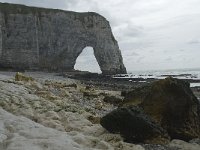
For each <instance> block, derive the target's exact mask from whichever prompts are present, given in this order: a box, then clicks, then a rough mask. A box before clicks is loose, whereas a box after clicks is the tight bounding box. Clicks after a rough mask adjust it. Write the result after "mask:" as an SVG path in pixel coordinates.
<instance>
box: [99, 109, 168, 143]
mask: <svg viewBox="0 0 200 150" xmlns="http://www.w3.org/2000/svg"><path fill="white" fill-rule="evenodd" d="M100 123H101V125H102V126H103V127H104V128H106V129H107V130H108V131H110V132H111V133H120V134H121V135H122V136H123V137H124V139H125V141H127V142H131V143H136V142H145V143H156V144H158V143H159V144H163V143H166V142H168V140H169V139H168V136H167V134H166V132H165V130H163V129H162V128H161V127H160V126H159V125H157V124H156V123H155V122H154V121H153V120H152V119H151V118H150V117H148V116H147V115H145V114H144V113H143V111H142V110H141V109H140V108H138V107H134V106H129V107H120V108H118V109H116V110H114V111H112V112H111V113H109V114H107V115H106V116H104V117H103V118H101V121H100Z"/></svg>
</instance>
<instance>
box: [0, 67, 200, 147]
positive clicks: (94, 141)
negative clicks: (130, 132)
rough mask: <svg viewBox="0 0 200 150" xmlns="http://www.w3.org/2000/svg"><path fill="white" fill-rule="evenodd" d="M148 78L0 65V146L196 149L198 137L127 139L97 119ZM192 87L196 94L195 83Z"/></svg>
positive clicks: (199, 144)
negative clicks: (5, 69) (1, 67)
mask: <svg viewBox="0 0 200 150" xmlns="http://www.w3.org/2000/svg"><path fill="white" fill-rule="evenodd" d="M84 76H85V78H84ZM72 78H73V79H72ZM152 82H153V80H152V81H149V82H148V83H142V82H138V83H137V82H135V83H130V82H129V81H121V80H119V79H111V78H109V77H106V76H103V77H102V76H101V77H97V76H96V77H91V78H90V76H88V75H82V76H81V77H80V76H79V75H76V77H75V75H73V74H72V73H71V74H70V73H68V74H62V75H61V74H55V73H44V72H25V73H23V74H21V73H17V74H16V72H3V71H1V72H0V149H2V150H21V149H30V150H31V149H32V150H44V149H48V150H57V149H58V150H66V149H69V150H73V149H75V150H77V149H81V150H82V149H85V150H89V149H91V150H92V149H101V150H106V149H108V150H112V149H113V150H179V149H181V150H199V149H200V140H199V139H198V138H196V139H189V140H186V141H187V142H186V141H184V140H183V139H181V140H180V139H175V138H173V139H168V142H165V143H162V144H159V143H157V142H154V143H152V142H150V143H148V142H141V140H140V141H136V142H130V141H129V140H126V139H125V138H124V136H122V135H120V134H119V132H115V133H111V132H109V130H108V129H107V130H106V129H105V128H104V127H103V126H102V125H101V124H102V123H101V122H102V121H101V118H102V117H104V116H106V115H107V114H109V113H110V112H112V111H113V110H116V109H119V108H121V106H122V103H124V97H126V96H127V95H126V96H125V95H123V94H121V92H122V91H132V90H134V89H136V88H138V87H143V86H146V85H147V84H150V83H152ZM193 92H194V94H195V95H196V96H197V98H199V95H200V94H199V93H200V91H199V90H198V88H194V89H193ZM192 106H193V105H192ZM134 112H140V110H138V111H136V109H135V110H134ZM141 113H143V112H141ZM152 122H154V120H152ZM100 123H101V124H100ZM153 126H154V125H153ZM159 126H160V125H159ZM161 128H164V127H163V126H161ZM161 130H162V129H161ZM145 131H148V130H145ZM145 131H141V135H142V132H144V133H145ZM149 131H151V130H149ZM138 132H139V130H138ZM145 134H148V133H147V132H146V133H145ZM145 134H143V135H145ZM139 135H140V134H139ZM148 135H149V134H148ZM151 135H154V133H153V134H151ZM154 140H156V139H154ZM133 143H134V144H133Z"/></svg>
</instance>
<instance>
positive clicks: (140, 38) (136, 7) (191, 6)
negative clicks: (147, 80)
mask: <svg viewBox="0 0 200 150" xmlns="http://www.w3.org/2000/svg"><path fill="white" fill-rule="evenodd" d="M0 2H9V3H18V4H26V5H30V6H39V7H47V8H57V9H63V10H72V11H77V12H88V11H92V12H97V13H99V14H101V15H103V16H104V17H106V18H107V20H108V21H109V22H110V25H111V27H112V31H113V34H114V36H115V38H116V40H117V41H118V44H119V47H120V49H121V52H122V56H123V60H124V64H125V66H126V68H127V70H128V72H131V71H135V70H166V69H183V68H200V0H0ZM75 68H76V69H79V70H88V71H92V72H100V69H99V66H98V63H97V62H96V59H95V57H94V54H93V49H92V48H91V47H89V48H85V49H84V50H83V52H82V53H81V55H80V56H79V57H78V59H77V64H76V65H75Z"/></svg>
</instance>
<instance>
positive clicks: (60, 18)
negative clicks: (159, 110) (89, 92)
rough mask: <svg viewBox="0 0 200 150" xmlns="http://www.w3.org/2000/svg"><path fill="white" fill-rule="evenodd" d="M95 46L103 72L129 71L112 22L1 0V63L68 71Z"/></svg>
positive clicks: (1, 64) (2, 65)
mask: <svg viewBox="0 0 200 150" xmlns="http://www.w3.org/2000/svg"><path fill="white" fill-rule="evenodd" d="M87 46H91V47H93V48H94V55H95V57H96V59H97V62H98V64H99V66H100V68H101V71H102V73H103V74H116V73H126V68H125V67H124V65H123V60H122V56H121V52H120V50H119V46H118V43H117V41H116V40H115V38H114V36H113V34H112V31H111V27H110V25H109V22H108V21H107V20H106V19H105V18H104V17H102V16H101V15H99V14H97V13H93V12H87V13H77V12H71V11H62V10H54V9H44V8H35V7H27V6H23V5H14V4H5V3H0V66H1V67H4V68H15V69H20V70H24V69H36V70H50V71H68V70H72V69H74V65H75V63H76V59H77V57H78V56H79V55H80V53H81V52H82V50H83V49H84V48H85V47H87Z"/></svg>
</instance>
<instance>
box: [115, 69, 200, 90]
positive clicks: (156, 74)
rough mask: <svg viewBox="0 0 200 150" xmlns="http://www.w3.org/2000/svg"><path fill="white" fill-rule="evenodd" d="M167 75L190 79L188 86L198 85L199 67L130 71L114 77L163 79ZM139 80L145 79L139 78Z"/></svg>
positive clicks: (199, 83) (199, 77) (199, 85)
mask: <svg viewBox="0 0 200 150" xmlns="http://www.w3.org/2000/svg"><path fill="white" fill-rule="evenodd" d="M168 76H172V77H174V78H178V79H188V80H190V87H200V69H181V70H178V69H177V70H150V71H132V72H129V73H128V74H121V75H116V76H114V78H133V79H134V78H135V79H136V78H137V79H152V78H154V79H164V78H166V77H168ZM130 81H131V80H130ZM141 82H145V81H142V80H141Z"/></svg>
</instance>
